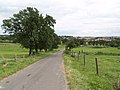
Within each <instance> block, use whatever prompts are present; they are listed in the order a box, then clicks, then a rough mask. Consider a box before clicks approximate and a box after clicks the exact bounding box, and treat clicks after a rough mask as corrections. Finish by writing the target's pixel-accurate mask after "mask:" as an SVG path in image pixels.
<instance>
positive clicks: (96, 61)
mask: <svg viewBox="0 0 120 90" xmlns="http://www.w3.org/2000/svg"><path fill="white" fill-rule="evenodd" d="M95 63H96V74H97V75H98V73H99V71H98V60H97V58H95Z"/></svg>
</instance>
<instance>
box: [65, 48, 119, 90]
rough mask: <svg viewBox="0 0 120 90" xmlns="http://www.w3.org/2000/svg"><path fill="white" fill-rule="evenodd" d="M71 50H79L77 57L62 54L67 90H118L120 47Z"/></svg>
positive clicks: (75, 50)
mask: <svg viewBox="0 0 120 90" xmlns="http://www.w3.org/2000/svg"><path fill="white" fill-rule="evenodd" d="M72 52H80V55H79V57H78V55H77V54H76V56H75V57H71V55H70V54H63V56H64V59H65V61H64V63H65V70H66V74H67V79H68V87H69V90H120V49H117V48H96V47H79V48H74V49H72ZM84 53H85V65H84ZM95 58H97V59H98V75H97V74H96V63H95Z"/></svg>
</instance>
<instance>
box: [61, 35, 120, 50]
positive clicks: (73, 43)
mask: <svg viewBox="0 0 120 90" xmlns="http://www.w3.org/2000/svg"><path fill="white" fill-rule="evenodd" d="M60 38H61V41H62V43H64V44H65V45H66V49H68V50H71V49H72V48H75V47H79V46H93V47H120V38H119V37H118V38H113V39H112V40H111V41H105V40H97V41H95V40H89V41H88V40H85V39H79V37H73V36H61V37H60Z"/></svg>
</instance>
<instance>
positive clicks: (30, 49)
mask: <svg viewBox="0 0 120 90" xmlns="http://www.w3.org/2000/svg"><path fill="white" fill-rule="evenodd" d="M31 54H32V48H29V56H30V55H31Z"/></svg>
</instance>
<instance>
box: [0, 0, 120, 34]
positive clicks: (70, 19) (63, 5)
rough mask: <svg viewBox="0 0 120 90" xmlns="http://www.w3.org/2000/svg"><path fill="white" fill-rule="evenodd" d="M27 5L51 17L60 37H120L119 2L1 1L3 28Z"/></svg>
mask: <svg viewBox="0 0 120 90" xmlns="http://www.w3.org/2000/svg"><path fill="white" fill-rule="evenodd" d="M28 6H31V7H36V8H37V9H38V10H39V11H40V13H43V14H46V13H47V14H50V15H52V16H53V17H54V18H55V19H56V21H57V24H56V25H55V31H56V33H57V34H59V35H77V36H79V35H80V36H114V35H117V36H120V34H119V33H120V30H119V29H120V1H119V0H34V1H33V0H32V1H31V0H24V1H20V0H5V1H3V0H0V25H1V24H2V19H5V18H8V17H11V16H12V14H14V13H17V12H18V11H19V10H21V9H23V8H26V7H28ZM0 31H1V29H0Z"/></svg>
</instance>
